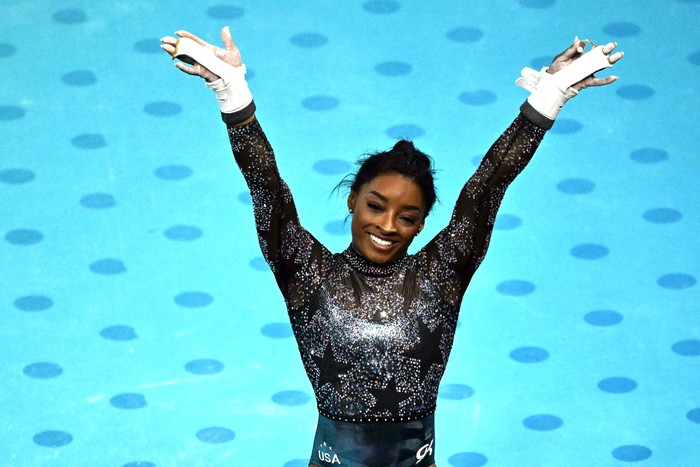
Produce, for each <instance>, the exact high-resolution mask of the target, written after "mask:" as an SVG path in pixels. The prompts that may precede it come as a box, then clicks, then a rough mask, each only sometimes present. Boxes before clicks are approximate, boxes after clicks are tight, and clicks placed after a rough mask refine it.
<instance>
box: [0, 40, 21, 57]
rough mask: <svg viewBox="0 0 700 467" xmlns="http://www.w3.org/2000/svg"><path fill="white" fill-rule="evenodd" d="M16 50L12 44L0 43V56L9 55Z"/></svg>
mask: <svg viewBox="0 0 700 467" xmlns="http://www.w3.org/2000/svg"><path fill="white" fill-rule="evenodd" d="M15 52H17V48H16V47H15V46H14V45H12V44H6V43H4V42H2V43H0V58H4V57H10V56H12V55H14V54H15Z"/></svg>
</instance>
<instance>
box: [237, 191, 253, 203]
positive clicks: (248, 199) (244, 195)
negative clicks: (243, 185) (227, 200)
mask: <svg viewBox="0 0 700 467" xmlns="http://www.w3.org/2000/svg"><path fill="white" fill-rule="evenodd" d="M238 201H240V202H241V203H243V204H247V205H248V206H250V205H252V204H253V197H252V196H251V195H250V192H249V191H243V192H241V194H239V195H238Z"/></svg>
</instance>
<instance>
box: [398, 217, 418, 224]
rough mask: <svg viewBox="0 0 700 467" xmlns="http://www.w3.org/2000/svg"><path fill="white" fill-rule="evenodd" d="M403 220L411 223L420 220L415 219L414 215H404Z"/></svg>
mask: <svg viewBox="0 0 700 467" xmlns="http://www.w3.org/2000/svg"><path fill="white" fill-rule="evenodd" d="M401 220H402V221H404V222H406V223H407V224H410V225H415V224H416V222H418V219H414V218H413V217H402V218H401Z"/></svg>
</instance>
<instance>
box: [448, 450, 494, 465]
mask: <svg viewBox="0 0 700 467" xmlns="http://www.w3.org/2000/svg"><path fill="white" fill-rule="evenodd" d="M447 462H449V464H450V465H453V466H454V467H482V466H484V465H486V464H487V463H488V462H489V459H488V458H487V457H486V456H485V455H483V454H479V453H478V452H458V453H457V454H452V455H451V456H450V457H449V458H448V459H447Z"/></svg>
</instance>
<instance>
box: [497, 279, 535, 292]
mask: <svg viewBox="0 0 700 467" xmlns="http://www.w3.org/2000/svg"><path fill="white" fill-rule="evenodd" d="M496 290H497V291H498V292H499V293H501V294H503V295H512V296H520V295H528V294H531V293H532V292H534V291H535V284H533V283H532V282H528V281H523V280H517V279H514V280H509V281H503V282H501V283H500V284H498V285H497V286H496Z"/></svg>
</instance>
